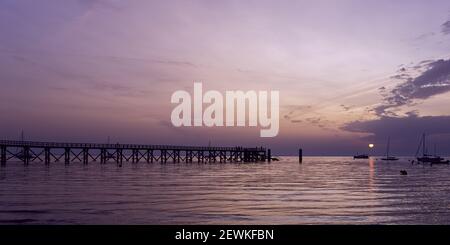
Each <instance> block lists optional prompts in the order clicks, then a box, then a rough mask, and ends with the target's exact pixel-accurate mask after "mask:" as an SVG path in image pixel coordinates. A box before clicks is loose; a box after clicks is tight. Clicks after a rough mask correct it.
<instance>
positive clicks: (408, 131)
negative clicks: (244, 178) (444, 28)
mask: <svg viewBox="0 0 450 245" xmlns="http://www.w3.org/2000/svg"><path fill="white" fill-rule="evenodd" d="M448 25H449V28H450V23H448ZM421 63H422V64H421V66H417V67H416V68H413V69H416V71H417V69H419V68H424V70H423V72H421V73H419V75H418V76H416V77H412V76H411V75H410V74H409V73H408V71H407V70H406V69H401V70H399V72H400V73H399V74H398V75H396V76H393V77H392V79H397V80H398V79H401V80H402V81H403V82H401V83H400V84H398V85H397V86H395V87H394V88H393V89H392V90H390V91H386V90H385V89H383V90H382V95H383V97H384V99H383V103H382V104H381V105H380V106H377V107H375V108H374V110H373V111H374V112H375V114H376V115H377V116H378V119H375V120H369V121H353V122H350V123H347V124H346V125H344V126H343V127H342V129H343V130H345V131H349V132H357V133H367V136H364V137H363V139H366V140H370V141H374V142H378V143H380V144H381V145H383V144H384V142H385V141H386V139H387V137H391V138H392V141H393V143H395V144H394V146H395V148H396V149H395V150H396V151H397V152H398V153H397V154H402V155H411V154H414V153H415V149H416V146H417V144H418V139H419V137H420V135H421V134H422V133H426V134H427V135H430V137H429V139H430V140H429V141H430V143H436V144H438V145H439V146H438V149H439V151H440V152H441V154H450V116H447V115H442V116H419V115H418V114H417V112H415V111H412V112H409V113H406V116H399V115H397V114H396V113H395V109H396V108H398V107H400V106H405V105H414V104H415V103H418V102H420V101H424V100H426V99H428V98H431V97H433V96H435V95H439V94H444V93H447V92H449V91H450V59H449V60H442V59H441V60H436V61H427V62H421ZM380 91H381V90H380ZM449 106H450V105H449ZM379 150H380V149H379Z"/></svg>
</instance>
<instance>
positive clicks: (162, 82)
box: [0, 0, 450, 155]
mask: <svg viewBox="0 0 450 245" xmlns="http://www.w3.org/2000/svg"><path fill="white" fill-rule="evenodd" d="M0 31H1V35H0V115H1V116H0V138H3V139H19V138H20V133H21V131H22V130H23V131H24V135H25V139H26V140H42V141H76V142H106V141H107V139H108V137H109V138H110V139H111V141H114V142H123V143H125V142H126V143H146V144H176V145H208V144H211V145H220V146H222V145H231V146H235V145H243V146H266V147H269V148H271V149H272V151H273V152H274V153H275V154H280V155H284V154H288V155H289V154H293V155H295V154H296V152H297V149H298V148H300V147H301V148H303V149H304V152H305V154H307V155H351V154H355V153H356V152H359V153H362V152H367V153H370V154H384V152H385V145H386V142H387V138H388V137H390V138H391V152H392V153H393V154H397V155H412V154H414V153H415V151H416V148H417V145H418V143H419V138H420V135H421V134H422V133H423V132H426V133H427V135H428V141H429V145H434V144H436V146H437V147H436V148H437V149H438V151H439V153H441V154H450V107H449V105H450V96H449V95H450V94H449V91H450V2H449V1H438V0H435V1H433V0H430V1H425V0H423V1H412V0H408V1H406V0H403V1H370V0H359V1H347V0H343V1H331V0H329V1H264V0H263V1H190V0H183V1H170V0H169V1H143V0H135V1H122V0H67V1H59V0H40V1H32V0H2V1H1V2H0ZM194 82H202V83H203V88H204V90H218V91H226V90H243V91H247V90H256V91H258V90H268V91H270V90H278V91H280V132H279V134H278V136H277V137H274V138H260V137H259V130H260V129H259V128H254V127H240V128H239V127H238V128H230V127H227V128H222V127H214V128H207V127H200V128H193V127H181V128H176V127H174V126H173V125H172V124H171V121H170V114H171V111H172V109H173V108H174V107H175V105H174V104H171V103H170V98H171V95H172V93H173V92H175V91H176V90H187V91H192V89H193V83H194ZM369 143H374V144H375V148H374V149H370V150H369V149H368V147H367V146H368V144H369Z"/></svg>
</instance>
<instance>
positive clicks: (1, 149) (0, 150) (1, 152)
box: [0, 145, 6, 165]
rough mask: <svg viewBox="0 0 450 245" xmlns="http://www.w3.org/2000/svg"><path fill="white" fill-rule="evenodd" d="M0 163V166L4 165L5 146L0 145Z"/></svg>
mask: <svg viewBox="0 0 450 245" xmlns="http://www.w3.org/2000/svg"><path fill="white" fill-rule="evenodd" d="M0 163H1V165H5V164H6V146H5V145H2V146H1V147H0Z"/></svg>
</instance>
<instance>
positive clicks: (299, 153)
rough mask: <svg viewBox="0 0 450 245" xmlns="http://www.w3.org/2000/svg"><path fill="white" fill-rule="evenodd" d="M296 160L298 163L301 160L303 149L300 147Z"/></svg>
mask: <svg viewBox="0 0 450 245" xmlns="http://www.w3.org/2000/svg"><path fill="white" fill-rule="evenodd" d="M298 162H299V163H302V162H303V150H302V148H300V149H298Z"/></svg>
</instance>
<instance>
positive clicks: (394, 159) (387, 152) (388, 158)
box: [381, 137, 398, 161]
mask: <svg viewBox="0 0 450 245" xmlns="http://www.w3.org/2000/svg"><path fill="white" fill-rule="evenodd" d="M390 147H391V137H388V142H387V148H386V157H384V158H381V160H383V161H397V160H398V158H396V157H394V156H389V148H390Z"/></svg>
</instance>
